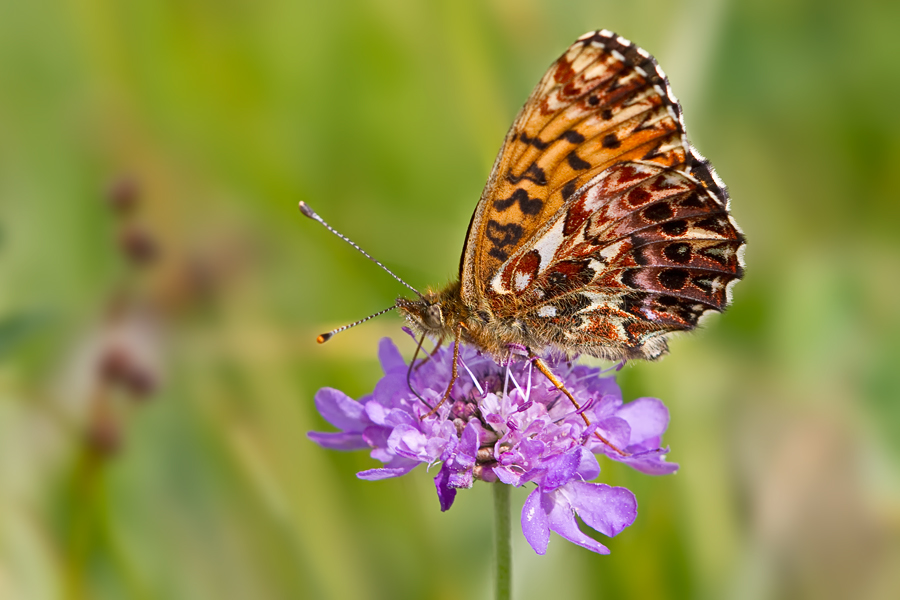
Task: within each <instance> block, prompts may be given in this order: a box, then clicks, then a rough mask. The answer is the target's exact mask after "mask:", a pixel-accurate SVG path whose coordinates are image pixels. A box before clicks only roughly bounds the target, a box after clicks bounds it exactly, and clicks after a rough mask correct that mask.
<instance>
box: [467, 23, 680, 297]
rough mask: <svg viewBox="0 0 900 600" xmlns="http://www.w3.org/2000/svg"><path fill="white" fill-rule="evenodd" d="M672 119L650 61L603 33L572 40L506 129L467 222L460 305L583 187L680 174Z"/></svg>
mask: <svg viewBox="0 0 900 600" xmlns="http://www.w3.org/2000/svg"><path fill="white" fill-rule="evenodd" d="M688 149H689V146H688V144H687V141H686V140H685V139H684V135H683V126H682V124H681V116H680V109H679V107H678V104H677V102H675V101H674V99H673V98H671V97H670V95H669V92H668V84H667V83H666V80H665V76H664V75H663V74H662V72H661V71H660V70H659V67H658V66H657V64H656V61H655V60H653V58H652V57H651V56H650V55H649V54H647V53H646V52H645V51H643V50H641V49H640V48H638V47H637V46H635V45H634V44H631V43H630V42H628V40H625V39H624V38H621V37H617V36H615V34H612V33H610V32H607V31H600V32H593V33H590V34H587V35H585V36H582V38H581V39H579V40H578V41H577V42H576V43H575V44H573V45H572V46H571V47H570V48H569V49H568V51H567V52H566V53H565V54H564V55H563V56H562V57H560V58H559V60H557V61H556V63H554V65H553V66H552V67H551V68H550V70H549V71H548V72H547V74H546V75H545V76H544V78H543V79H542V80H541V82H540V83H539V84H538V85H537V87H536V88H535V90H534V92H533V93H532V95H531V97H530V98H529V99H528V101H527V102H526V104H525V106H524V107H523V108H522V111H521V113H520V115H519V117H518V118H517V119H516V121H515V123H514V124H513V127H512V129H511V130H510V133H509V134H508V135H507V138H506V142H505V144H504V147H503V149H502V150H501V153H500V156H499V157H498V159H497V162H496V163H495V165H494V170H493V173H492V175H491V178H490V180H489V181H488V185H487V187H486V189H485V192H484V194H483V195H482V200H481V202H480V203H479V207H478V209H477V210H476V213H475V215H474V216H473V221H472V225H471V227H470V231H469V238H468V240H467V244H466V249H465V251H464V256H463V265H462V267H463V268H462V273H461V277H462V283H463V295H464V298H465V299H466V301H469V302H476V301H477V300H478V299H479V298H478V296H479V292H478V282H485V281H489V280H490V279H491V278H492V277H493V275H494V274H495V273H496V272H497V270H498V269H499V268H500V266H501V265H502V264H503V263H504V262H505V261H506V260H507V259H508V258H509V257H510V256H512V254H513V253H515V251H516V250H517V249H518V248H519V247H521V246H522V245H523V244H524V243H525V242H526V241H527V240H528V239H529V238H530V237H531V236H533V235H534V234H535V233H536V232H537V231H538V229H540V227H541V225H543V224H544V223H545V222H546V221H547V220H548V219H550V218H551V217H552V216H553V215H554V214H556V213H557V212H558V211H559V210H560V208H561V207H562V206H563V204H564V203H565V202H566V200H567V199H568V198H569V197H571V195H572V194H573V193H574V192H575V191H576V190H577V189H579V188H580V187H582V186H583V185H584V184H585V183H586V182H588V181H590V180H591V179H592V178H593V177H595V176H596V175H598V174H599V173H601V172H603V171H604V170H605V169H607V168H609V167H610V166H613V165H615V164H618V163H621V162H626V161H648V162H654V163H658V164H660V165H664V166H673V165H679V164H684V163H685V161H686V159H687V152H688Z"/></svg>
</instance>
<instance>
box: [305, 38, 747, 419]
mask: <svg viewBox="0 0 900 600" xmlns="http://www.w3.org/2000/svg"><path fill="white" fill-rule="evenodd" d="M301 208H303V206H301ZM728 211H729V198H728V193H727V191H726V189H725V185H724V184H723V183H722V181H721V180H720V179H719V177H718V176H717V175H716V172H715V170H713V168H712V166H711V165H710V164H709V162H708V161H707V160H706V159H704V158H703V156H701V155H700V153H698V152H697V150H695V149H694V147H693V146H692V145H691V144H690V143H689V142H688V140H687V137H686V134H685V127H684V121H683V118H682V112H681V106H680V105H679V103H678V101H677V100H676V99H675V96H674V95H673V94H672V90H671V88H670V86H669V82H668V79H667V78H666V76H665V74H664V73H663V71H662V69H660V67H659V65H658V64H657V62H656V60H655V59H654V58H653V57H652V56H651V55H650V54H649V53H648V52H646V51H645V50H643V49H642V48H639V47H638V46H636V45H635V44H633V43H632V42H630V41H629V40H627V39H625V38H623V37H621V36H618V35H616V34H614V33H612V32H610V31H607V30H602V31H593V32H590V33H587V34H585V35H583V36H581V37H580V38H579V39H578V40H577V41H576V42H575V43H574V44H573V45H572V46H570V47H569V49H568V50H566V52H565V53H564V54H563V55H562V56H561V57H560V58H559V59H558V60H557V61H556V62H555V63H553V65H551V67H550V69H549V70H548V71H547V73H546V74H545V75H544V77H543V78H542V79H541V81H540V82H539V83H538V84H537V87H535V89H534V91H533V92H532V93H531V96H529V98H528V100H527V101H526V102H525V105H524V106H523V107H522V109H521V111H520V112H519V114H518V116H517V117H516V119H515V121H514V122H513V125H512V127H511V128H510V130H509V133H507V135H506V139H505V140H504V142H503V146H502V148H501V150H500V153H499V155H498V156H497V159H496V160H495V162H494V165H493V169H492V170H491V174H490V176H489V178H488V181H487V184H486V185H485V188H484V191H483V192H482V194H481V199H480V200H479V202H478V205H477V206H476V208H475V213H474V214H473V215H472V219H471V221H470V223H469V229H468V233H467V235H466V241H465V246H464V247H463V252H462V256H461V258H460V266H459V279H458V280H456V281H454V282H452V283H450V284H449V285H448V286H446V287H445V288H443V289H440V290H437V291H429V292H428V293H426V294H420V293H419V292H416V293H417V295H418V297H417V298H416V299H407V298H399V299H398V300H397V302H396V305H395V306H394V307H392V308H396V309H398V310H399V312H400V313H401V314H402V315H403V316H404V317H405V318H406V321H407V323H408V324H409V326H410V328H411V329H413V330H414V331H415V332H416V333H418V334H420V335H422V336H429V337H431V338H433V339H437V340H439V341H440V340H444V339H447V338H450V339H453V340H455V342H456V344H455V347H456V348H458V347H459V343H465V344H469V345H472V346H474V347H476V348H478V349H480V350H482V351H485V352H488V353H490V354H491V355H493V356H495V357H496V358H498V359H506V358H508V357H509V356H510V353H511V352H515V351H516V350H518V351H520V352H521V351H524V352H525V353H527V354H528V355H530V356H531V357H532V360H534V361H535V365H536V366H537V367H538V368H539V369H540V370H541V371H543V372H544V373H545V374H546V375H547V377H548V378H550V379H551V381H553V382H554V384H557V387H558V388H560V389H562V390H563V391H566V390H564V388H563V387H562V384H561V382H560V381H559V379H558V378H556V377H555V376H554V375H553V373H552V372H550V371H549V369H548V368H547V367H546V364H544V363H543V361H542V360H541V359H540V356H542V355H544V354H546V353H548V352H557V353H562V354H565V355H569V356H573V355H578V354H586V355H590V356H594V357H598V358H602V359H610V360H622V359H634V358H642V359H649V360H653V359H656V358H659V357H660V356H662V355H663V354H665V353H666V352H667V350H668V347H667V343H666V336H667V335H669V334H671V333H674V332H678V331H687V330H691V329H693V328H694V327H696V325H697V322H698V320H699V319H700V318H701V317H702V316H703V315H705V314H706V313H708V312H716V311H722V310H724V308H725V307H726V306H727V305H728V304H729V302H730V298H731V288H732V286H733V284H734V283H735V282H737V281H738V280H739V279H740V278H741V276H742V274H743V269H744V264H743V250H744V248H745V240H744V236H743V234H742V233H741V230H740V228H739V227H738V225H737V224H736V223H735V221H734V219H733V218H732V217H731V215H730V214H729V212H728ZM308 216H309V215H308ZM342 237H343V236H342ZM373 260H374V259H373ZM376 262H377V261H376ZM379 264H380V263H379ZM395 277H396V276H395ZM398 279H399V278H398ZM389 310H390V309H389ZM342 329H343V328H342ZM329 336H330V334H329ZM326 339H327V338H326ZM320 341H324V340H322V337H321V336H320ZM456 375H457V373H456V360H454V369H453V378H452V379H451V383H450V387H448V389H447V394H445V396H444V399H446V398H447V396H448V395H449V393H450V389H451V388H452V386H453V381H454V380H455V379H456ZM566 395H568V396H569V398H570V400H572V402H573V403H575V405H576V406H578V404H577V403H576V402H575V400H574V398H572V397H571V395H570V394H568V393H567V394H566ZM441 402H443V400H442V401H441ZM435 408H436V407H435ZM432 412H433V411H432Z"/></svg>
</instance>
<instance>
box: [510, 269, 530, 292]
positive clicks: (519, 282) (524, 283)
mask: <svg viewBox="0 0 900 600" xmlns="http://www.w3.org/2000/svg"><path fill="white" fill-rule="evenodd" d="M529 283H531V273H516V280H515V282H514V283H513V285H515V287H516V291H519V292H521V291H522V290H524V289H525V288H527V287H528V284H529Z"/></svg>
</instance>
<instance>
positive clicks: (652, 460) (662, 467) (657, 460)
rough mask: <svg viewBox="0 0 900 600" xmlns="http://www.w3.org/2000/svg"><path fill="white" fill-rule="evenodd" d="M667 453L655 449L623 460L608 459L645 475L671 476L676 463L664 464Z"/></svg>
mask: <svg viewBox="0 0 900 600" xmlns="http://www.w3.org/2000/svg"><path fill="white" fill-rule="evenodd" d="M668 451H669V449H668V448H657V449H656V450H650V451H649V452H642V453H640V454H633V455H631V456H627V457H624V458H623V457H621V456H618V457H617V456H613V455H610V458H614V459H616V460H618V461H619V462H623V463H625V464H626V465H628V466H629V467H631V468H633V469H636V470H638V471H640V472H641V473H646V474H647V475H671V474H672V473H674V472H675V471H677V470H678V463H670V462H666V453H667V452H668Z"/></svg>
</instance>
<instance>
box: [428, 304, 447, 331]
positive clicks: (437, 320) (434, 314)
mask: <svg viewBox="0 0 900 600" xmlns="http://www.w3.org/2000/svg"><path fill="white" fill-rule="evenodd" d="M424 319H425V325H427V326H428V327H432V328H434V329H439V328H440V327H442V326H443V325H444V315H443V313H442V312H441V305H440V304H431V305H430V306H428V307H427V308H426V309H425V314H424Z"/></svg>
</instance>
